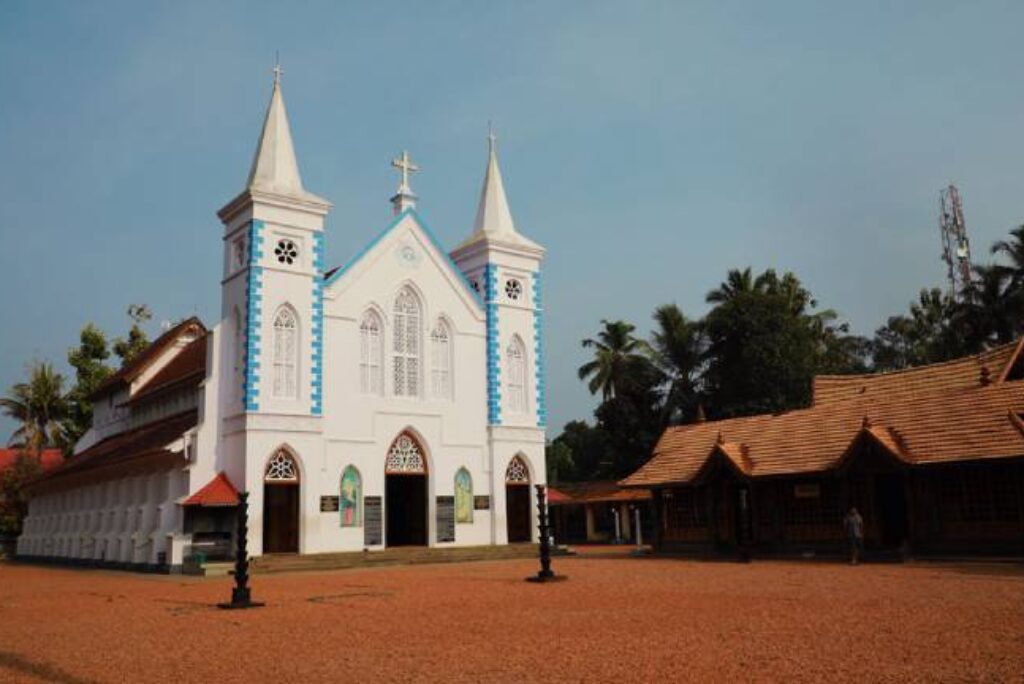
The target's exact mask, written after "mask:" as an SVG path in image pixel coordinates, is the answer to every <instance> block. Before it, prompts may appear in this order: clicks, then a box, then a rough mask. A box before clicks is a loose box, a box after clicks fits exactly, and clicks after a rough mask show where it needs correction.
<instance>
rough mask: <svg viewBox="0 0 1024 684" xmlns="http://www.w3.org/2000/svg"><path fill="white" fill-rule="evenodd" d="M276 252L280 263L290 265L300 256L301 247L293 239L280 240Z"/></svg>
mask: <svg viewBox="0 0 1024 684" xmlns="http://www.w3.org/2000/svg"><path fill="white" fill-rule="evenodd" d="M274 254H275V255H277V260H278V262H279V263H282V264H289V265H290V264H292V263H294V261H295V260H296V259H298V258H299V248H298V247H296V246H295V243H294V242H292V241H291V240H278V241H277V247H275V248H274Z"/></svg>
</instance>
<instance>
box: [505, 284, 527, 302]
mask: <svg viewBox="0 0 1024 684" xmlns="http://www.w3.org/2000/svg"><path fill="white" fill-rule="evenodd" d="M522 294H523V284H522V283H521V282H519V281H518V280H516V279H515V278H509V279H508V280H506V281H505V296H506V297H508V298H509V299H511V300H512V301H516V300H517V299H519V298H520V297H521V296H522Z"/></svg>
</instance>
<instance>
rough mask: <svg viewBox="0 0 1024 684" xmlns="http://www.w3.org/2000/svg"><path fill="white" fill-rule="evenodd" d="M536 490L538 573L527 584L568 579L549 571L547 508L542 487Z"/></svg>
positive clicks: (539, 486) (528, 579)
mask: <svg viewBox="0 0 1024 684" xmlns="http://www.w3.org/2000/svg"><path fill="white" fill-rule="evenodd" d="M534 487H535V488H536V489H537V522H538V525H537V527H538V529H539V531H540V571H539V572H538V573H537V574H536V575H533V576H531V577H527V578H526V581H527V582H556V581H559V580H565V579H569V578H568V577H566V576H565V575H556V574H555V573H554V571H553V570H552V569H551V530H550V528H549V526H548V507H547V501H546V500H545V494H544V485H540V484H539V485H534Z"/></svg>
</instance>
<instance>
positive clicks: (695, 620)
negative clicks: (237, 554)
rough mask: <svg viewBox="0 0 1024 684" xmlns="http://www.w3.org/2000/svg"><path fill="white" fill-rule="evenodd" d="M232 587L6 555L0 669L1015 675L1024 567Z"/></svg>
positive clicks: (655, 572)
mask: <svg viewBox="0 0 1024 684" xmlns="http://www.w3.org/2000/svg"><path fill="white" fill-rule="evenodd" d="M535 569H536V566H535V564H534V563H532V562H526V561H507V562H486V563H472V564H464V565H433V566H417V567H400V568H383V569H371V570H344V571H336V572H330V573H316V574H289V575H271V576H257V577H256V579H255V585H254V590H255V595H256V597H257V598H258V599H260V600H264V601H266V602H267V604H268V605H267V607H266V608H262V609H259V610H251V611H221V610H217V609H216V608H214V607H213V604H214V603H216V602H217V601H219V600H223V599H225V598H226V597H227V596H228V595H229V581H228V580H223V579H218V580H197V579H191V578H181V577H160V576H144V575H136V574H128V573H117V572H106V571H77V570H63V569H49V568H38V567H26V566H10V565H0V681H3V682H11V681H16V682H21V681H25V682H40V681H53V682H64V683H77V682H172V681H173V682H198V681H205V682H243V681H245V682H260V681H273V682H315V681H336V682H366V681H445V682H522V681H529V682H533V681H537V682H541V681H547V682H560V683H563V682H594V681H643V682H653V681H771V680H775V681H781V680H787V681H794V680H796V681H837V680H843V681H853V680H856V681H894V682H895V681H911V680H916V681H940V680H941V681H1017V682H1019V681H1022V680H1024V569H1022V568H1021V567H1020V566H1003V567H997V566H956V567H953V566H937V565H936V566H932V565H908V566H897V565H875V566H872V565H867V566H858V567H849V566H844V565H827V564H813V563H785V562H759V563H753V564H750V565H739V564H729V563H700V562H689V561H680V560H655V559H627V558H619V559H614V558H611V559H609V558H574V559H558V561H557V565H556V569H558V570H560V571H562V572H564V573H566V574H568V575H570V579H569V581H567V582H563V583H558V584H553V585H535V584H528V583H526V582H524V581H522V579H523V577H525V576H526V575H527V574H532V573H533V572H534V571H535Z"/></svg>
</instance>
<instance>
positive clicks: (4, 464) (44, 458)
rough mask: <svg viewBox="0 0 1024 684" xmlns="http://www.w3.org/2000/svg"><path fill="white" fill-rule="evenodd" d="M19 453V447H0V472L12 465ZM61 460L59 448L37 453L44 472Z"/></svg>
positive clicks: (20, 451)
mask: <svg viewBox="0 0 1024 684" xmlns="http://www.w3.org/2000/svg"><path fill="white" fill-rule="evenodd" d="M21 453H22V450H21V449H0V472H3V471H4V470H7V469H8V468H10V467H11V466H12V465H14V462H15V461H16V460H17V459H18V455H19V454H21ZM63 462H64V452H62V451H61V450H60V449H43V452H42V453H41V454H39V463H40V465H41V466H42V467H43V472H44V473H45V472H47V471H50V470H53V469H54V468H56V467H57V466H59V465H60V464H61V463H63Z"/></svg>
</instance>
